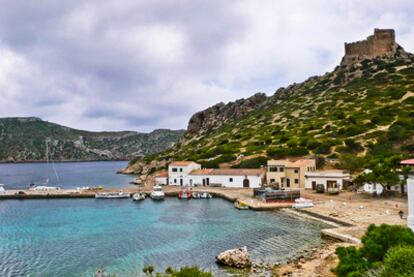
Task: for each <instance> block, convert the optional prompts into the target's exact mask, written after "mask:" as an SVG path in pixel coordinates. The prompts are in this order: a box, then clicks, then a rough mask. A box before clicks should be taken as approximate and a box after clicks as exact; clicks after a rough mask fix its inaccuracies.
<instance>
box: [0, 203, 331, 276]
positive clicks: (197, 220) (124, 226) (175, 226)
mask: <svg viewBox="0 0 414 277" xmlns="http://www.w3.org/2000/svg"><path fill="white" fill-rule="evenodd" d="M326 227H327V225H326V224H323V223H320V222H316V221H311V220H306V219H303V218H300V217H295V216H292V215H290V214H287V213H284V212H256V211H239V210H236V209H234V208H233V206H232V204H231V203H229V202H227V201H225V200H222V199H210V200H199V201H180V200H178V199H176V198H167V199H166V200H165V201H164V202H154V201H151V200H149V199H148V200H145V201H143V202H139V203H136V202H133V201H131V200H129V199H128V200H95V199H62V200H41V201H38V200H37V201H36V200H24V201H17V200H8V201H0V258H1V260H2V261H3V262H2V263H1V265H0V273H1V275H4V276H8V275H10V274H11V275H13V274H17V275H23V276H26V275H31V276H91V274H92V273H93V272H94V270H97V269H99V268H101V267H104V268H105V269H106V270H107V271H108V272H111V273H115V274H117V276H131V275H134V274H140V273H141V269H142V267H143V266H144V265H145V264H153V265H154V266H156V268H157V269H159V270H162V269H165V268H166V267H168V266H173V267H180V266H184V265H198V266H200V267H202V268H204V269H207V270H211V271H213V272H215V273H216V274H219V273H220V272H222V273H223V274H224V273H225V271H223V269H220V268H219V267H217V265H216V264H215V256H216V255H217V254H218V253H219V252H220V251H223V250H226V249H229V248H234V247H239V246H241V245H246V246H247V247H248V249H249V251H250V253H251V255H252V257H253V259H256V260H258V259H265V260H267V261H269V262H277V261H283V260H285V259H286V258H288V257H290V256H292V255H294V254H295V253H296V252H298V251H301V250H304V249H307V248H311V247H317V246H318V245H320V243H321V238H320V230H321V229H323V228H326Z"/></svg>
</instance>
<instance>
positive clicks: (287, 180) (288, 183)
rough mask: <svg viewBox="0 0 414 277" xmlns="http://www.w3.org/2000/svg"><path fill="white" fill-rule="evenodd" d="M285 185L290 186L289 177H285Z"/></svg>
mask: <svg viewBox="0 0 414 277" xmlns="http://www.w3.org/2000/svg"><path fill="white" fill-rule="evenodd" d="M286 187H288V188H290V179H286Z"/></svg>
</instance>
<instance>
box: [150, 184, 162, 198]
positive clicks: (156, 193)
mask: <svg viewBox="0 0 414 277" xmlns="http://www.w3.org/2000/svg"><path fill="white" fill-rule="evenodd" d="M150 197H151V199H152V200H164V197H165V193H164V192H163V191H162V187H161V186H154V188H153V189H152V191H151V194H150Z"/></svg>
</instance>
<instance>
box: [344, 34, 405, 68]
mask: <svg viewBox="0 0 414 277" xmlns="http://www.w3.org/2000/svg"><path fill="white" fill-rule="evenodd" d="M401 50H402V47H401V46H399V45H398V44H397V43H396V41H395V31H394V30H393V29H374V34H373V35H371V36H369V37H367V38H366V39H365V40H361V41H356V42H351V43H345V56H344V57H343V58H342V62H341V65H350V64H354V63H357V62H360V61H362V60H365V59H373V58H376V57H385V56H393V55H395V54H396V53H397V52H398V51H401Z"/></svg>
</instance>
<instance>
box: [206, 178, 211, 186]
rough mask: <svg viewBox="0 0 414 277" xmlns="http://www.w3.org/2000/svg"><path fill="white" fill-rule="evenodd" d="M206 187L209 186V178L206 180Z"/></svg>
mask: <svg viewBox="0 0 414 277" xmlns="http://www.w3.org/2000/svg"><path fill="white" fill-rule="evenodd" d="M206 185H207V186H209V185H210V178H207V179H206Z"/></svg>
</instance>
